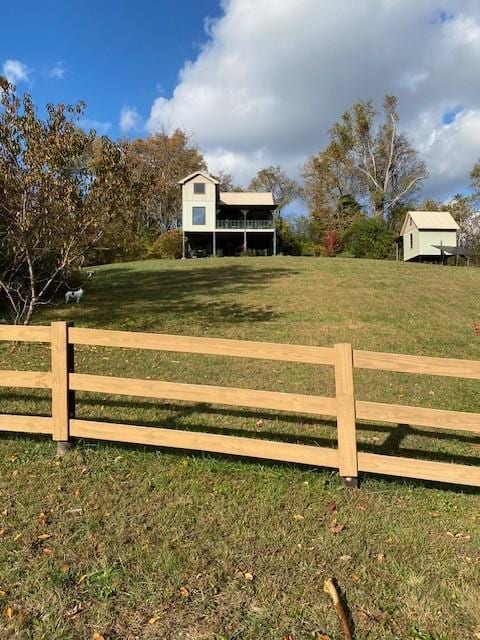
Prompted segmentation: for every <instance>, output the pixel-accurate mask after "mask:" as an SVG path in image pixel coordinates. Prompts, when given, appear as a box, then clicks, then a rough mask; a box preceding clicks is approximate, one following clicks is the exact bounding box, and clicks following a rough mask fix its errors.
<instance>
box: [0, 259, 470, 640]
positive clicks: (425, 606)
mask: <svg viewBox="0 0 480 640" xmlns="http://www.w3.org/2000/svg"><path fill="white" fill-rule="evenodd" d="M95 272H96V276H95V277H94V278H93V279H92V280H90V281H88V283H87V286H86V295H85V297H84V298H83V300H82V303H81V304H80V305H70V306H69V307H66V306H65V305H64V304H58V305H55V306H54V307H51V308H48V309H45V310H44V311H42V313H41V314H39V315H38V316H37V317H36V319H35V322H36V323H39V324H41V323H48V322H50V321H51V320H54V319H71V320H73V321H74V322H75V325H76V326H90V327H104V328H121V329H127V330H132V331H155V332H165V333H179V334H185V335H201V336H212V337H214V336H215V337H228V338H243V339H249V340H266V341H271V342H289V343H299V344H312V345H322V346H331V345H333V344H334V343H335V342H343V341H348V342H352V343H353V345H354V346H355V347H357V348H363V349H369V350H377V351H392V352H402V353H411V354H421V355H437V356H450V357H456V358H471V359H479V358H480V349H479V346H480V339H479V338H478V337H475V336H474V333H473V330H472V326H471V323H472V321H474V320H480V271H479V270H477V269H466V268H457V269H455V268H442V267H439V266H438V267H437V266H430V265H415V264H412V265H405V264H396V263H389V262H376V261H366V260H365V261H361V260H341V259H311V258H287V257H285V258H280V257H279V258H274V259H273V258H272V259H266V258H263V259H262V258H257V259H255V258H249V259H221V260H220V259H219V260H191V261H187V262H180V261H177V262H173V261H172V262H170V261H150V262H142V263H129V264H118V265H108V266H105V267H101V268H98V269H96V270H95ZM48 366H49V363H48V351H47V350H46V349H45V348H44V347H43V346H41V345H37V346H32V345H18V346H16V347H12V346H11V345H6V344H3V345H0V368H2V369H7V368H35V369H46V368H48ZM76 369H77V370H78V371H84V372H89V373H105V374H112V375H120V376H132V377H150V378H152V379H162V380H178V381H182V382H192V383H202V384H219V385H234V386H238V387H254V388H258V389H276V390H282V391H291V392H295V391H298V392H302V393H313V394H314V393H318V394H320V395H333V392H334V381H333V371H332V370H331V369H330V368H328V367H314V366H308V365H295V364H289V363H276V362H274V363H271V362H270V363H269V362H262V361H253V362H252V361H249V360H241V359H235V360H232V359H230V360H229V359H225V358H218V357H210V356H200V355H189V354H172V353H153V352H139V351H130V350H128V351H125V352H123V351H121V350H113V349H102V348H95V347H81V348H78V349H77V353H76ZM356 385H357V389H358V397H359V398H361V399H365V400H376V401H381V402H398V403H403V404H412V405H419V406H431V407H437V408H448V409H456V410H462V411H480V394H479V385H478V382H475V381H457V380H455V379H441V378H433V377H426V376H411V375H403V374H388V373H383V372H372V371H360V372H358V373H356ZM0 393H1V402H0V411H1V412H2V413H9V412H12V413H14V412H18V413H20V412H22V413H27V412H28V413H36V414H40V415H41V414H47V413H48V411H49V398H48V396H46V395H45V394H44V393H43V392H41V391H28V392H22V391H18V390H16V391H14V390H5V389H3V390H1V391H0ZM78 415H79V416H80V417H89V418H98V419H105V420H116V421H121V422H132V423H138V424H145V425H152V426H172V427H176V428H185V429H198V430H206V431H211V432H215V433H235V434H239V433H242V434H248V433H252V434H254V435H255V437H265V438H274V439H275V438H276V439H283V440H287V441H293V442H308V443H312V442H315V443H320V444H327V446H328V444H333V442H334V441H335V425H334V423H332V422H330V421H325V420H321V419H314V418H311V417H309V418H306V417H301V416H293V415H287V414H276V413H271V412H263V411H254V410H245V411H242V410H237V409H233V408H225V407H218V406H215V407H210V406H205V405H197V406H194V405H191V404H186V403H180V402H179V403H175V404H173V403H161V402H155V401H148V400H134V399H133V400H131V401H130V400H129V399H128V398H113V397H103V396H99V395H94V394H78ZM359 447H360V448H361V449H362V450H364V451H375V452H379V453H400V455H405V456H412V457H423V456H424V457H427V458H428V459H432V460H447V461H458V462H463V463H467V464H468V463H472V464H478V463H479V462H480V446H479V440H478V438H473V437H471V436H470V435H468V436H467V435H466V434H451V433H445V434H439V433H437V432H435V431H434V430H428V429H413V428H404V427H402V428H398V427H397V428H394V427H393V426H392V425H390V426H387V425H379V424H376V425H368V424H365V425H362V429H361V431H360V432H359ZM0 491H1V495H2V501H3V510H4V511H3V513H0V532H1V533H0V598H1V604H2V607H3V608H4V609H5V613H6V614H7V615H4V616H3V618H2V619H1V621H0V629H2V627H3V628H4V630H3V631H2V633H3V635H4V636H5V637H13V636H14V635H15V634H17V635H16V636H15V637H22V638H23V637H24V638H47V637H55V638H79V639H80V638H89V637H91V636H92V635H93V634H94V633H95V632H98V633H101V634H103V635H104V636H105V638H106V639H107V640H109V639H113V638H115V639H116V638H118V639H120V638H122V639H123V638H162V639H163V638H166V639H170V638H171V639H177V638H178V639H180V638H192V639H195V640H199V639H203V638H205V639H206V638H215V639H217V640H220V639H222V640H223V639H225V640H226V639H229V640H230V639H232V640H233V639H234V638H235V639H238V638H242V639H246V640H250V639H254V638H255V639H257V638H272V639H273V638H275V639H276V638H282V639H283V638H289V637H291V638H292V639H293V640H301V639H307V638H315V637H317V638H319V637H321V635H320V634H321V633H325V634H328V635H329V636H330V637H331V638H339V637H340V635H339V631H338V624H337V622H336V618H335V614H334V612H333V611H332V608H331V604H330V603H329V601H328V599H327V597H326V596H325V595H324V594H323V593H322V583H323V578H324V577H325V576H328V575H334V576H335V577H336V578H337V580H338V582H339V584H340V586H341V588H342V589H343V591H344V593H345V597H346V600H347V602H348V605H349V607H350V609H351V612H352V617H353V620H354V622H355V626H356V634H357V636H356V637H357V638H359V639H363V638H372V639H375V640H376V639H394V638H399V639H400V638H401V639H403V638H417V639H424V640H428V639H430V640H433V639H437V640H439V639H441V638H447V639H448V640H450V639H456V638H459V639H460V638H462V639H464V638H475V637H477V636H475V635H474V634H475V633H476V632H480V623H479V622H478V620H480V605H479V604H478V575H479V570H480V530H479V523H480V495H479V494H478V493H476V492H473V491H472V492H470V491H467V490H465V489H461V488H458V487H441V486H438V485H428V484H425V483H419V482H418V483H414V482H406V481H401V480H388V479H384V478H375V477H372V476H369V477H367V478H365V479H364V482H363V484H362V489H361V491H359V492H355V491H347V490H345V489H343V488H342V487H341V484H340V482H339V480H338V478H337V477H336V475H335V474H332V473H331V472H328V471H325V470H313V469H308V468H304V467H296V466H290V465H275V464H266V463H255V462H251V461H250V462H249V461H240V460H236V459H233V458H232V459H228V458H225V457H220V456H219V457H215V456H205V455H199V454H188V453H185V452H174V451H167V450H164V451H159V450H154V449H148V448H147V449H144V448H140V447H139V448H134V447H123V446H119V445H105V444H104V445H97V444H95V443H81V444H80V446H78V447H77V448H76V449H75V450H74V451H72V453H71V454H69V455H68V456H67V457H66V458H64V459H62V460H61V461H58V460H56V459H55V458H54V446H53V444H52V443H51V442H49V441H48V440H43V439H38V440H34V439H32V438H23V437H12V436H8V437H3V438H2V440H1V443H0ZM334 521H337V522H339V523H340V524H342V525H344V528H343V530H342V531H341V532H340V533H335V530H336V529H338V528H335V527H332V523H333V522H334ZM46 535H48V536H49V537H48V538H47V537H45V536H46ZM248 574H252V576H253V580H249V579H247V578H248V577H250V576H249V575H248ZM246 575H247V578H246V577H245V576H246ZM9 607H11V609H12V613H13V615H12V617H11V618H10V617H8V615H9V613H10V610H9V609H8V608H9Z"/></svg>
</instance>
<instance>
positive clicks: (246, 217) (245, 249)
mask: <svg viewBox="0 0 480 640" xmlns="http://www.w3.org/2000/svg"><path fill="white" fill-rule="evenodd" d="M178 184H179V185H181V187H182V232H183V257H184V258H186V257H197V256H208V255H213V256H229V255H232V256H234V255H275V254H276V252H277V247H276V231H275V224H274V214H275V211H276V209H277V207H276V205H275V203H274V201H273V195H272V194H271V193H270V192H251V191H250V192H248V191H241V192H234V191H228V192H226V191H220V190H219V183H218V180H216V179H215V178H213V177H212V176H210V175H208V174H207V173H204V172H203V171H195V172H194V173H191V174H190V175H189V176H186V177H185V178H183V180H180V181H179V183H178Z"/></svg>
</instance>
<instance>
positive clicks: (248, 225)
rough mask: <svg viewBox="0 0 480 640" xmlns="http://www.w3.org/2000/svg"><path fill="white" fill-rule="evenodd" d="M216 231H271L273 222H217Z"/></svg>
mask: <svg viewBox="0 0 480 640" xmlns="http://www.w3.org/2000/svg"><path fill="white" fill-rule="evenodd" d="M217 229H242V230H243V229H273V220H217Z"/></svg>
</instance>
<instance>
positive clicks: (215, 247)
mask: <svg viewBox="0 0 480 640" xmlns="http://www.w3.org/2000/svg"><path fill="white" fill-rule="evenodd" d="M216 255H217V234H216V232H215V231H214V232H213V257H214V258H215V256H216Z"/></svg>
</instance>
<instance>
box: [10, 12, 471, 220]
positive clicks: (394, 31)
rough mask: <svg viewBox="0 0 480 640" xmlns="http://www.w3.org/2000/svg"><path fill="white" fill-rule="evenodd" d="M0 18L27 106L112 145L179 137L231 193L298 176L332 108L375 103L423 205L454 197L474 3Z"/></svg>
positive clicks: (461, 166) (323, 134) (465, 151)
mask: <svg viewBox="0 0 480 640" xmlns="http://www.w3.org/2000/svg"><path fill="white" fill-rule="evenodd" d="M0 17H1V21H0V73H1V72H2V69H4V68H5V64H6V63H7V62H8V61H9V62H8V69H9V72H10V75H13V76H16V77H17V79H18V82H17V85H18V89H19V91H20V92H22V91H25V90H26V91H29V92H30V93H31V94H32V96H33V99H34V101H35V102H36V104H38V105H44V104H45V103H46V102H54V103H55V102H59V101H63V102H70V103H73V102H76V101H78V100H84V101H85V102H86V103H87V112H86V122H85V123H84V126H86V127H88V125H92V126H94V127H95V128H96V129H97V131H98V133H107V134H108V135H110V136H111V137H113V138H117V137H119V136H120V135H128V136H145V135H148V134H149V133H154V132H155V131H159V130H161V129H163V128H165V127H166V128H167V129H168V128H169V127H175V126H179V127H181V128H183V129H184V130H185V131H186V132H187V133H188V134H190V135H191V137H192V139H193V142H194V143H195V144H197V145H198V146H199V148H200V149H201V151H202V152H203V153H204V155H205V157H206V160H207V162H208V166H209V169H210V171H212V172H213V173H217V172H219V171H221V170H223V171H226V172H229V173H231V174H232V175H233V177H234V180H235V182H236V183H239V184H243V185H247V184H248V183H249V182H250V180H251V179H252V177H253V176H254V175H255V173H256V172H257V171H258V170H259V169H260V168H262V167H265V166H268V165H272V164H274V165H280V166H282V168H283V169H284V170H286V172H287V173H288V174H289V175H290V176H292V177H294V178H300V177H301V175H302V168H303V166H304V163H305V161H306V159H307V158H308V156H309V155H311V154H312V153H316V152H318V151H319V150H321V149H322V148H323V147H324V145H325V144H326V142H327V140H328V131H329V129H330V127H331V126H332V124H333V123H334V122H335V121H336V120H338V118H339V117H340V115H341V113H342V112H343V111H345V110H346V109H348V108H349V107H350V106H351V105H352V104H353V103H354V102H356V101H357V100H359V99H364V100H368V99H372V100H373V102H374V104H375V105H376V106H377V108H381V105H382V100H383V97H384V95H385V94H386V93H389V94H394V95H396V96H397V97H398V106H399V113H400V129H401V130H402V132H405V133H406V134H407V135H408V137H409V138H410V140H411V141H412V143H413V145H414V146H415V148H416V149H417V150H418V152H419V153H420V155H421V157H422V158H423V159H424V160H425V161H426V163H427V165H428V167H429V178H428V180H427V181H425V183H424V186H423V192H422V195H423V196H424V197H426V196H431V197H434V198H438V199H442V200H447V199H449V198H450V197H451V196H452V195H453V194H455V193H457V192H459V191H465V190H467V189H468V187H469V183H470V179H469V173H470V171H471V169H472V167H473V165H474V163H475V162H476V161H477V160H478V159H479V157H480V84H479V82H478V69H480V1H479V0H421V2H419V1H418V0H396V1H395V2H393V1H392V0H362V1H359V0H341V2H339V1H338V0H176V1H175V0H96V1H95V2H94V1H93V0H84V1H83V2H74V0H55V1H54V0H35V1H34V0H22V1H21V2H15V1H14V0H8V1H7V0H5V1H4V2H3V3H2V9H1V14H0ZM122 118H123V125H124V126H123V128H122V127H120V121H121V119H122ZM295 206H296V207H297V205H295ZM298 206H299V205H298ZM297 208H298V207H297Z"/></svg>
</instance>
